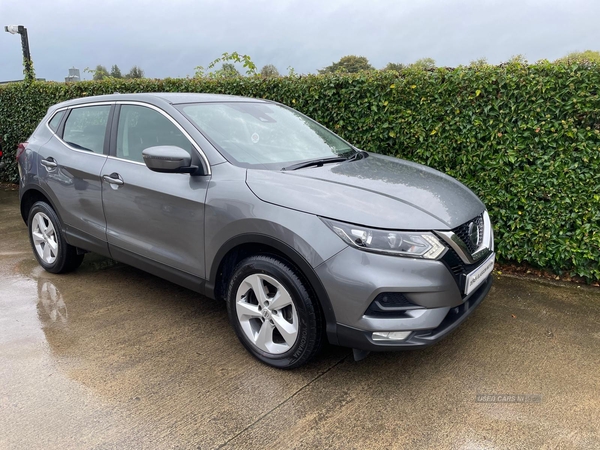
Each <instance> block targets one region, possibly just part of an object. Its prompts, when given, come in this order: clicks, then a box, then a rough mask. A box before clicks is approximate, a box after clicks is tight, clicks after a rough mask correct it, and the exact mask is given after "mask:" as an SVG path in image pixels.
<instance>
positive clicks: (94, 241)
mask: <svg viewBox="0 0 600 450" xmlns="http://www.w3.org/2000/svg"><path fill="white" fill-rule="evenodd" d="M63 230H64V231H63V232H64V234H65V240H66V241H67V243H68V244H70V245H72V246H74V247H77V248H80V249H83V250H87V251H88V252H94V253H98V254H99V255H102V256H106V257H107V258H110V257H111V255H110V253H109V251H108V244H107V243H106V241H103V240H101V239H98V238H96V237H94V236H91V235H89V234H87V233H84V232H83V231H80V230H78V229H76V228H73V227H69V226H65V225H64V224H63Z"/></svg>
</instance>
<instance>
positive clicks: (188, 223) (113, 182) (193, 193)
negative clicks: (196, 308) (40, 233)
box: [102, 103, 209, 287]
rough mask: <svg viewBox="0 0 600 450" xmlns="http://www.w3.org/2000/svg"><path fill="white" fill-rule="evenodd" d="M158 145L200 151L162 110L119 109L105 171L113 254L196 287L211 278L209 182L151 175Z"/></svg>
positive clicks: (131, 106) (104, 190)
mask: <svg viewBox="0 0 600 450" xmlns="http://www.w3.org/2000/svg"><path fill="white" fill-rule="evenodd" d="M158 145H174V146H177V147H181V148H183V149H185V150H186V151H188V152H190V153H192V152H196V151H199V149H198V147H197V146H196V145H195V144H194V143H193V142H192V140H191V138H190V137H189V135H188V134H187V133H186V132H185V130H184V129H183V128H182V127H181V126H180V125H179V124H177V122H176V121H175V120H174V119H173V118H171V117H170V116H169V115H168V114H167V113H165V112H164V111H162V110H161V109H159V108H157V107H155V106H152V105H145V104H135V103H132V104H120V105H118V106H117V111H116V112H115V117H114V120H113V133H112V138H111V156H110V157H109V158H108V161H107V163H106V165H105V166H104V169H103V171H102V193H103V205H104V214H105V217H106V223H107V239H108V244H109V249H110V252H111V255H113V257H114V258H115V259H117V260H120V261H123V262H127V263H129V264H132V265H134V266H137V267H140V268H142V269H144V270H147V271H149V272H152V273H156V274H158V275H162V276H164V275H165V273H168V274H173V273H175V274H176V275H177V276H179V277H181V276H184V277H186V276H190V277H188V278H189V280H191V281H190V282H191V283H192V284H193V283H195V282H198V281H199V280H198V279H204V278H205V273H204V202H205V199H206V190H207V187H208V181H209V179H208V177H203V176H198V177H196V176H190V175H188V174H178V173H158V172H153V171H151V170H150V169H148V168H147V167H146V165H145V164H144V162H143V158H142V151H143V150H144V149H146V148H149V147H153V146H158ZM173 269H174V270H173ZM167 278H169V277H168V276H167ZM178 281H179V282H181V280H178ZM192 287H197V286H192Z"/></svg>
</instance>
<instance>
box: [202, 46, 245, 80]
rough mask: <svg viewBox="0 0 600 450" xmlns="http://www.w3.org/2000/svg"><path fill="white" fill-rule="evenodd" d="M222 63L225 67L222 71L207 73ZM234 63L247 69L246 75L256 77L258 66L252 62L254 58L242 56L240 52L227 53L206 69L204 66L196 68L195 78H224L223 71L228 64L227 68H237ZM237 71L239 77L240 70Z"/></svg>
mask: <svg viewBox="0 0 600 450" xmlns="http://www.w3.org/2000/svg"><path fill="white" fill-rule="evenodd" d="M220 62H222V63H223V66H222V67H221V69H220V70H217V71H215V72H207V71H210V70H211V69H213V68H214V67H215V66H216V65H217V64H218V63H220ZM233 63H240V64H241V65H242V66H243V67H244V68H245V69H246V75H248V76H253V75H256V64H254V62H253V61H252V58H250V56H248V55H240V54H239V53H238V52H233V53H227V52H225V53H223V54H222V55H221V56H219V57H218V58H217V59H215V60H214V61H213V62H211V63H210V64H209V65H208V66H207V67H206V69H205V68H204V66H196V68H195V70H196V73H195V74H194V77H196V78H202V77H209V78H215V77H222V76H223V75H224V73H223V69H224V68H225V66H226V64H227V66H233V68H234V69H235V66H234V64H233ZM235 71H236V72H237V75H236V76H239V75H240V73H239V72H238V70H237V69H235Z"/></svg>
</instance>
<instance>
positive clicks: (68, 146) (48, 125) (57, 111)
mask: <svg viewBox="0 0 600 450" xmlns="http://www.w3.org/2000/svg"><path fill="white" fill-rule="evenodd" d="M114 104H115V102H114V101H110V102H93V103H82V104H81V105H73V106H63V107H62V108H59V109H57V110H56V111H54V114H52V116H51V117H50V118H49V119H48V120H46V128H48V130H50V133H52V135H53V136H54V137H55V138H57V139H58V140H59V141H60V143H61V144H63V145H64V146H65V147H67V148H68V149H69V150H73V151H75V152H79V153H83V154H84V155H96V156H101V157H102V158H106V157H107V156H108V155H105V154H104V152H103V153H96V152H89V151H86V150H80V149H78V148H75V147H73V146H71V145H69V144H67V143H66V142H65V141H63V139H62V138H61V137H60V136H59V135H58V134H56V133H55V132H54V130H53V129H52V128H50V121H51V120H52V119H53V118H54V116H55V115H57V114H58V113H59V112H61V111H65V110H67V109H74V108H83V107H85V106H112V105H114ZM67 119H68V117H67Z"/></svg>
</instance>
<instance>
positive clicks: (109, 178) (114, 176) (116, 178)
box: [102, 172, 125, 186]
mask: <svg viewBox="0 0 600 450" xmlns="http://www.w3.org/2000/svg"><path fill="white" fill-rule="evenodd" d="M102 179H103V180H104V181H106V182H107V183H110V184H116V185H118V186H122V185H124V184H125V182H124V181H123V178H121V175H119V174H118V173H116V172H113V173H111V174H110V175H102Z"/></svg>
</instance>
